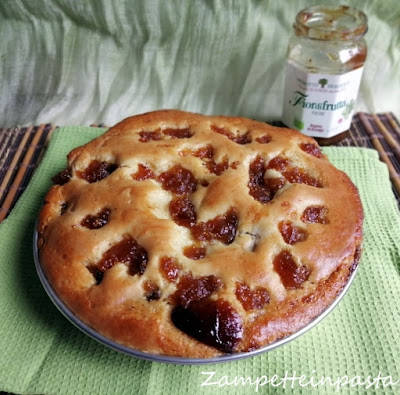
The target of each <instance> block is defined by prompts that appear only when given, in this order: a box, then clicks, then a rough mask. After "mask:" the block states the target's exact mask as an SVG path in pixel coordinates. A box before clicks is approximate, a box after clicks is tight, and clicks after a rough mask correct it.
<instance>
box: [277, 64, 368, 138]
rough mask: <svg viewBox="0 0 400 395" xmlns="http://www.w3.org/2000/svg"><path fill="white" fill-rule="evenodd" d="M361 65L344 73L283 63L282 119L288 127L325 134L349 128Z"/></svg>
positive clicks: (320, 135)
mask: <svg viewBox="0 0 400 395" xmlns="http://www.w3.org/2000/svg"><path fill="white" fill-rule="evenodd" d="M362 72H363V67H360V68H358V69H356V70H352V71H349V72H347V73H345V74H340V75H333V74H317V73H308V72H307V71H304V70H303V69H301V68H299V67H296V66H295V65H293V64H291V63H288V64H287V66H286V84H285V91H284V106H283V116H282V120H283V122H284V123H285V124H286V125H287V126H288V127H290V128H293V129H297V130H299V131H301V132H302V133H304V134H306V135H308V136H313V137H323V138H328V137H332V136H335V135H337V134H339V133H341V132H343V131H345V130H348V129H349V128H350V124H351V118H352V116H353V112H354V107H355V104H356V99H357V94H358V88H359V86H360V81H361V75H362Z"/></svg>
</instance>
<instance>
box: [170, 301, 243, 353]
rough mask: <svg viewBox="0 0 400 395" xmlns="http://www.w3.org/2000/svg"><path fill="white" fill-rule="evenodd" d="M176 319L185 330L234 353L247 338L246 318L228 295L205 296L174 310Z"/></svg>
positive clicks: (202, 340)
mask: <svg viewBox="0 0 400 395" xmlns="http://www.w3.org/2000/svg"><path fill="white" fill-rule="evenodd" d="M171 318H172V322H173V323H174V325H175V326H176V327H177V328H178V329H180V330H181V331H182V332H184V333H186V334H188V335H189V336H192V337H193V338H195V339H197V340H199V341H200V342H202V343H205V344H207V345H209V346H211V347H215V348H216V349H218V350H220V351H222V352H225V353H232V352H233V351H234V350H235V347H236V346H237V344H238V343H239V342H240V340H241V339H242V338H243V332H244V330H243V320H242V318H241V317H240V315H239V313H238V312H237V311H236V310H235V309H234V308H233V307H232V306H231V304H230V303H229V302H228V301H226V300H224V299H217V300H212V299H209V298H205V299H201V300H199V301H194V302H192V303H190V304H189V305H188V306H187V307H186V308H185V307H182V306H177V307H175V308H174V310H173V311H172V315H171Z"/></svg>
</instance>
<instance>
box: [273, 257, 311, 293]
mask: <svg viewBox="0 0 400 395" xmlns="http://www.w3.org/2000/svg"><path fill="white" fill-rule="evenodd" d="M273 264H274V269H275V271H276V272H277V273H278V274H279V276H280V278H281V280H282V283H283V286H284V287H285V288H286V289H297V288H300V287H301V285H302V284H303V283H304V281H306V280H307V279H308V277H309V275H310V271H309V270H308V269H307V267H305V266H297V264H296V262H295V261H294V259H293V256H292V254H291V253H290V252H289V251H286V250H284V251H281V252H280V253H279V254H278V255H277V256H276V257H275V259H274V262H273Z"/></svg>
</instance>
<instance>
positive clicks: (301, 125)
mask: <svg viewBox="0 0 400 395" xmlns="http://www.w3.org/2000/svg"><path fill="white" fill-rule="evenodd" d="M293 124H294V127H295V128H296V129H299V130H303V129H304V122H302V121H299V120H298V119H297V118H295V119H294V122H293Z"/></svg>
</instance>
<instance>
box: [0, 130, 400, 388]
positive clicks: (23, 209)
mask: <svg viewBox="0 0 400 395" xmlns="http://www.w3.org/2000/svg"><path fill="white" fill-rule="evenodd" d="M103 130H104V129H94V128H85V127H66V128H61V129H58V130H57V131H56V132H55V134H54V135H53V137H52V140H51V144H50V146H49V148H48V151H47V153H46V155H45V157H44V158H43V160H42V162H41V165H40V167H39V169H38V170H37V171H36V173H35V175H34V177H33V179H32V181H31V182H30V184H29V186H28V188H27V189H26V191H25V193H24V194H23V195H22V197H21V199H20V200H19V202H18V204H17V206H16V208H15V209H14V210H13V212H12V213H11V215H10V216H9V217H8V218H7V219H6V220H5V221H4V222H3V223H2V224H1V225H0V251H1V254H0V345H1V346H0V351H1V352H0V390H3V391H10V392H14V393H42V394H92V393H93V394H103V393H104V394H106V393H110V394H111V393H113V394H114V393H115V394H132V393H135V394H177V393H180V394H217V393H221V394H233V393H238V394H246V393H249V394H251V393H255V392H256V391H257V390H258V392H259V393H272V394H274V393H276V394H282V393H284V391H285V388H284V386H286V391H287V392H288V393H299V394H333V393H336V391H340V393H341V394H356V393H379V392H382V393H385V394H390V393H399V391H400V382H398V383H397V381H399V380H400V368H399V366H398V362H399V361H400V341H399V324H400V318H399V317H400V305H399V300H400V240H399V237H398V236H399V230H400V214H399V211H398V210H397V207H396V204H395V201H394V198H393V194H392V191H391V185H390V181H389V178H388V172H387V169H386V166H385V165H384V164H383V163H381V162H380V161H379V159H378V155H377V153H376V152H375V151H372V150H367V149H360V148H326V149H325V152H326V153H327V155H328V156H329V157H330V159H331V160H332V162H333V163H334V164H335V165H337V166H338V167H339V168H341V169H343V170H345V171H346V172H347V173H348V174H349V175H350V177H351V178H352V179H353V181H354V182H355V184H356V185H357V187H358V188H359V190H360V193H361V197H362V200H363V204H364V209H365V243H364V253H363V256H362V260H361V264H360V267H359V270H358V272H357V275H356V278H355V280H354V283H353V284H352V286H351V287H350V290H349V291H348V293H347V294H346V295H345V297H344V299H343V300H342V301H341V302H340V303H339V305H338V306H337V307H336V308H335V309H334V310H333V312H332V313H330V314H329V315H328V316H327V317H326V318H325V319H324V320H323V321H322V322H320V323H319V324H318V325H317V326H315V327H314V328H312V329H311V330H310V331H308V332H307V333H305V334H304V335H302V336H300V337H299V338H297V339H296V340H294V341H292V342H290V343H288V344H286V345H284V346H282V347H279V348H277V349H275V350H273V351H271V352H268V353H264V354H262V355H259V356H255V357H252V358H247V359H244V360H241V361H236V362H230V363H224V364H215V365H201V366H179V365H172V364H161V363H152V362H148V361H143V360H139V359H136V358H133V357H129V356H127V355H124V354H120V353H118V352H116V351H113V350H111V349H108V348H107V347H105V346H103V345H102V344H99V343H97V342H96V341H94V340H92V339H91V338H89V337H88V336H86V335H85V334H83V333H81V332H80V331H79V330H78V329H77V328H75V327H74V326H73V325H72V324H71V323H69V321H67V319H66V318H64V317H63V316H62V314H61V313H59V312H58V310H57V309H56V308H55V307H54V306H53V304H52V302H51V301H50V300H49V298H48V297H47V295H46V293H45V291H44V290H43V288H42V285H41V284H40V281H39V279H38V277H37V274H36V272H35V267H34V261H33V255H32V234H33V228H34V223H35V219H36V217H37V213H38V210H39V208H40V206H41V204H42V201H43V196H44V193H45V192H46V190H47V188H48V187H49V186H50V178H51V176H52V175H54V174H55V173H56V172H57V171H59V170H60V169H62V168H63V167H64V166H65V161H66V154H67V152H68V151H69V150H70V149H72V148H73V147H74V146H76V145H79V144H83V143H85V142H86V141H88V140H89V139H91V138H93V137H95V136H96V135H98V134H99V133H101V132H102V131H103ZM343 213H344V215H346V205H345V203H344V204H343ZM206 372H210V373H207V374H206ZM211 372H215V373H213V374H214V375H213V377H212V378H210V381H209V382H208V384H212V385H205V382H206V379H207V378H208V377H211V374H212V373H211ZM274 375H276V377H275V379H274V377H273V376H274ZM302 375H304V377H303V378H302V380H300V379H299V377H300V376H302ZM296 377H297V379H296ZM346 377H347V378H346ZM285 378H286V381H285ZM323 378H325V383H324V384H323V383H320V385H318V386H316V384H318V382H320V381H321V380H322V379H323ZM379 378H380V380H379ZM246 379H247V381H245V380H246ZM267 380H269V382H268V383H267ZM338 380H340V381H338ZM350 380H351V382H350V383H349V381H350ZM365 382H366V383H365ZM257 383H258V387H257ZM363 383H364V384H363ZM396 383H397V384H396ZM202 384H203V385H202ZM331 384H333V385H331ZM313 385H315V387H314V386H313ZM385 385H386V387H384V386H385ZM292 387H293V388H292ZM376 387H379V388H378V389H377V388H376Z"/></svg>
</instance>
